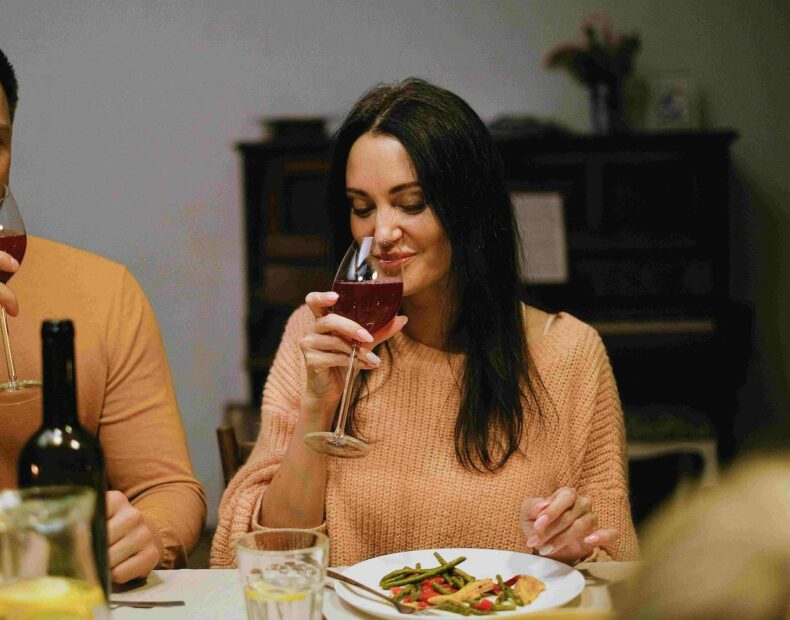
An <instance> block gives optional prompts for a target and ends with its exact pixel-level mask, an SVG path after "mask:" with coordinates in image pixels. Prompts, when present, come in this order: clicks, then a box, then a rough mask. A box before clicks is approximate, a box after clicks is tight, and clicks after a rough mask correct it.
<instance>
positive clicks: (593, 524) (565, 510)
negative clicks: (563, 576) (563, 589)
mask: <svg viewBox="0 0 790 620" xmlns="http://www.w3.org/2000/svg"><path fill="white" fill-rule="evenodd" d="M521 529H522V530H523V531H524V534H525V536H526V537H527V544H528V545H529V546H530V547H532V548H533V549H535V550H537V552H538V553H539V554H540V555H543V556H546V557H549V558H552V559H554V560H559V561H560V562H565V563H566V564H574V563H575V562H578V561H579V560H581V559H583V558H585V557H587V556H589V555H590V554H591V553H593V551H595V549H596V547H602V546H607V545H611V544H612V543H614V542H615V541H616V540H617V537H618V531H617V530H615V529H607V528H599V527H598V515H597V514H596V513H595V512H594V511H593V508H592V502H591V501H590V498H589V497H587V496H585V495H580V494H579V493H577V492H576V489H571V488H569V487H562V488H561V489H559V490H557V491H556V492H555V493H553V494H552V495H551V496H550V497H546V498H543V497H532V498H529V499H527V500H524V502H523V503H522V505H521Z"/></svg>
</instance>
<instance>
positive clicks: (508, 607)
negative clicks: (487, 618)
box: [491, 603, 516, 611]
mask: <svg viewBox="0 0 790 620" xmlns="http://www.w3.org/2000/svg"><path fill="white" fill-rule="evenodd" d="M515 608H516V606H515V605H514V604H513V603H494V605H493V606H492V607H491V611H513V610H514V609H515Z"/></svg>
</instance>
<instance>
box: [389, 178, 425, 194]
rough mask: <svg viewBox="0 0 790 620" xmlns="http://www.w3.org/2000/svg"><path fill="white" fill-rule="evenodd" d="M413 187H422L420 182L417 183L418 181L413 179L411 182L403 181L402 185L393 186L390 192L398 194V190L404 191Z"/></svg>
mask: <svg viewBox="0 0 790 620" xmlns="http://www.w3.org/2000/svg"><path fill="white" fill-rule="evenodd" d="M412 187H416V188H417V189H420V184H419V183H417V182H416V181H413V182H411V183H402V184H401V185H396V186H395V187H393V188H392V189H391V190H390V194H397V193H398V192H402V191H403V190H404V189H411V188H412Z"/></svg>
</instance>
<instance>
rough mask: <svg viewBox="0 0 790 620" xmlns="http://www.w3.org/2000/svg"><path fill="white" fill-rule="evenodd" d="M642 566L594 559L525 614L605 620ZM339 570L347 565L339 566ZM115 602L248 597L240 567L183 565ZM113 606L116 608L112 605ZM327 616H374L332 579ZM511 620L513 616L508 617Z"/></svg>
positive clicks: (227, 604) (144, 616)
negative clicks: (555, 603)
mask: <svg viewBox="0 0 790 620" xmlns="http://www.w3.org/2000/svg"><path fill="white" fill-rule="evenodd" d="M636 566H638V562H590V563H585V564H579V565H578V566H577V567H576V568H577V569H578V570H579V571H580V572H581V574H582V575H583V576H584V579H585V587H584V590H582V592H581V594H579V595H578V596H577V597H576V598H575V599H573V600H572V601H570V602H568V603H566V604H565V605H563V606H562V607H560V608H556V609H554V610H548V611H543V612H537V613H534V614H529V613H525V614H524V617H525V618H526V617H529V618H535V620H538V619H540V618H543V619H546V620H548V619H552V620H555V619H556V620H561V619H564V618H586V619H588V620H603V619H605V618H609V617H610V615H611V611H612V589H613V588H616V587H617V584H621V583H623V582H624V581H625V580H626V579H627V578H628V577H629V576H630V575H631V574H632V573H633V572H634V570H635V568H636ZM335 570H338V571H339V572H342V571H343V567H338V568H335ZM111 600H112V601H119V602H122V601H183V603H184V605H183V606H177V607H151V608H136V607H125V606H121V607H115V608H113V609H112V612H111V618H112V620H182V619H184V620H186V619H189V620H202V619H206V620H208V619H211V620H217V619H220V618H221V619H223V620H245V618H246V615H245V613H246V612H245V607H244V595H243V593H242V589H241V581H240V577H239V573H238V571H237V570H233V569H183V570H155V571H153V572H152V573H151V574H150V575H149V576H148V578H147V579H146V580H145V581H144V582H140V583H138V584H135V585H134V586H132V587H128V588H124V590H123V591H122V592H114V593H113V594H112V596H111ZM111 607H114V606H112V605H111ZM323 615H324V618H325V620H371V619H372V618H373V616H370V615H368V614H366V613H363V612H361V611H359V610H357V609H355V608H354V607H352V606H350V605H348V604H347V603H346V602H344V601H342V600H341V599H340V597H339V596H338V595H337V594H336V593H335V591H334V580H332V579H327V588H326V589H325V593H324V607H323ZM509 620H510V619H509Z"/></svg>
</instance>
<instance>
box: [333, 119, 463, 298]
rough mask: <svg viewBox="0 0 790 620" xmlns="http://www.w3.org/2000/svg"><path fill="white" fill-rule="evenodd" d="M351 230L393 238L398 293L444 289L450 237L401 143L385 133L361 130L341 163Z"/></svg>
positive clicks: (356, 236)
mask: <svg viewBox="0 0 790 620" xmlns="http://www.w3.org/2000/svg"><path fill="white" fill-rule="evenodd" d="M346 197H347V198H348V202H349V205H350V206H351V234H352V236H353V237H354V238H355V239H357V238H359V237H379V238H382V239H386V240H388V241H394V242H396V243H397V244H398V245H399V246H400V251H401V255H402V256H403V260H404V262H403V268H404V273H403V280H404V288H403V296H404V297H410V296H412V295H420V294H423V295H424V294H426V293H430V292H433V293H434V294H435V293H439V294H440V295H441V294H444V291H445V286H446V276H447V274H448V272H449V270H450V256H451V249H450V241H449V239H448V238H447V235H446V234H445V232H444V228H442V225H441V224H440V223H439V220H438V219H437V218H436V215H435V213H434V212H433V209H431V207H430V206H428V205H426V204H425V198H424V196H423V193H422V189H421V188H420V185H419V183H418V182H417V177H416V175H415V174H414V170H413V168H412V164H411V159H410V158H409V155H408V153H407V152H406V149H405V148H403V145H402V144H401V143H400V142H399V141H398V140H396V139H395V138H393V137H392V136H386V135H374V134H371V133H366V134H363V135H362V136H361V137H360V138H359V139H358V140H357V141H356V142H355V143H354V145H353V146H352V147H351V151H350V152H349V155H348V163H347V165H346Z"/></svg>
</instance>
